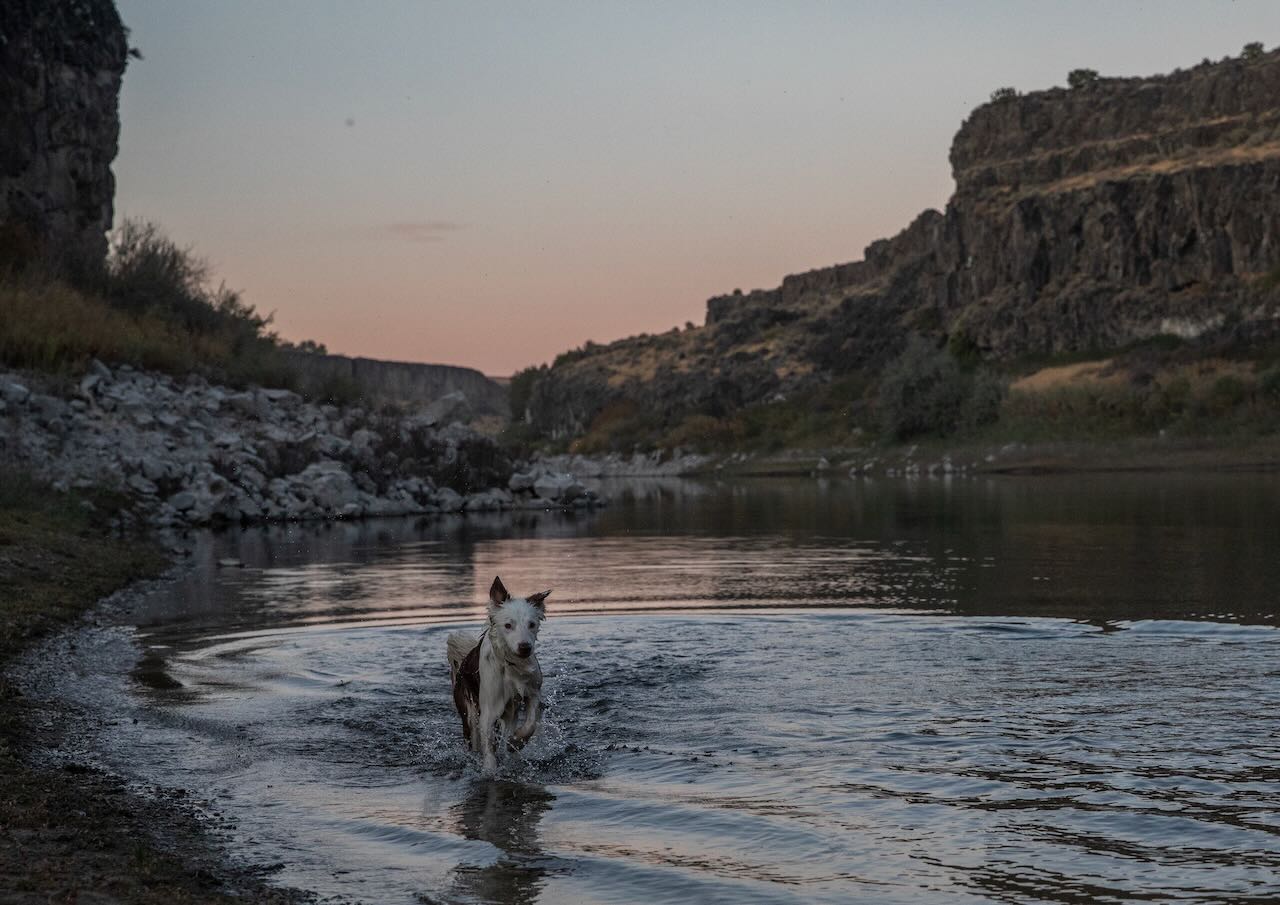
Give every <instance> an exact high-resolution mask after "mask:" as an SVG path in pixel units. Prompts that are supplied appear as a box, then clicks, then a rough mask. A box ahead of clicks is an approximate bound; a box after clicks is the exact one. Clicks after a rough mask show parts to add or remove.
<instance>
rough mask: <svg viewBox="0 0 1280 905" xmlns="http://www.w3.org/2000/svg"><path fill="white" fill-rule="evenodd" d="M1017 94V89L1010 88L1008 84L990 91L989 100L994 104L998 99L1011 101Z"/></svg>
mask: <svg viewBox="0 0 1280 905" xmlns="http://www.w3.org/2000/svg"><path fill="white" fill-rule="evenodd" d="M1017 96H1018V90H1017V89H1016V88H1010V87H1008V86H1006V87H1004V88H997V89H996V90H995V91H992V92H991V102H992V103H993V104H995V103H999V102H1000V101H1011V100H1013V99H1014V98H1015V97H1017Z"/></svg>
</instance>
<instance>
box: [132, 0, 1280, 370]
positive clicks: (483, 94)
mask: <svg viewBox="0 0 1280 905" xmlns="http://www.w3.org/2000/svg"><path fill="white" fill-rule="evenodd" d="M118 5H119V8H120V12H121V15H122V16H123V18H124V20H125V24H126V25H128V26H129V28H130V29H131V31H132V35H131V42H132V44H133V45H135V46H136V47H138V48H139V49H140V50H141V52H142V54H143V56H144V58H145V59H144V60H142V61H133V62H132V63H131V65H130V67H129V71H128V73H127V74H126V76H125V81H124V93H123V97H122V100H121V117H122V135H121V146H120V156H119V157H118V159H117V161H116V165H115V172H116V176H117V180H118V190H117V197H116V216H117V219H119V218H120V217H138V218H142V219H147V220H153V221H156V222H157V223H159V224H161V225H162V226H163V227H164V229H165V230H166V231H167V232H168V233H169V234H170V235H171V236H172V237H173V238H175V239H177V240H178V241H179V242H181V243H183V244H190V245H194V246H195V247H196V248H197V250H198V251H199V252H200V253H202V254H203V255H204V256H205V257H207V258H208V259H209V260H210V262H211V263H212V264H213V266H214V268H215V270H216V272H217V273H218V275H219V276H220V277H221V278H223V279H225V280H226V281H227V283H228V284H229V285H231V286H232V287H234V288H237V289H240V290H243V292H244V294H245V297H246V299H247V300H248V301H250V302H251V303H253V304H255V305H257V306H258V308H259V309H262V310H265V311H275V312H276V324H277V327H278V329H279V330H280V332H281V333H282V335H284V336H285V337H286V338H288V339H294V340H298V339H306V338H310V339H315V340H317V341H320V342H323V343H325V344H326V345H327V346H328V347H329V349H330V351H333V352H341V353H345V354H350V355H368V356H372V357H378V358H389V359H397V360H404V361H432V362H444V363H451V364H462V365H469V366H472V367H476V368H480V369H481V370H483V371H485V372H486V373H489V374H494V375H507V374H510V373H512V372H513V371H515V370H518V369H519V368H521V367H524V366H526V365H529V364H533V363H537V362H542V361H548V360H550V359H551V358H552V357H554V356H555V354H556V353H558V352H561V351H564V350H566V349H568V348H571V347H573V346H577V345H580V344H581V343H582V342H584V341H585V340H587V339H593V340H596V341H598V342H603V341H608V340H611V339H616V338H618V337H621V336H626V335H629V334H632V333H638V332H658V331H662V330H665V329H667V328H669V327H672V326H675V325H677V324H683V323H684V322H685V321H688V320H692V321H694V322H696V323H701V322H702V319H703V307H704V303H705V301H706V299H707V297H709V296H711V295H716V294H719V293H723V292H728V291H731V290H733V289H734V288H735V287H741V288H742V289H750V288H755V287H768V286H775V285H777V283H778V282H779V281H780V280H781V278H782V277H783V275H785V274H787V273H794V272H797V271H801V270H806V269H809V268H812V267H820V266H825V265H828V264H833V263H837V262H840V261H849V260H854V259H857V258H860V257H861V256H862V249H863V247H864V246H865V245H866V244H867V243H868V242H870V241H872V240H873V239H876V238H879V237H882V236H886V235H890V234H892V233H894V232H897V231H898V230H899V229H901V228H902V227H904V226H905V225H906V224H907V223H908V222H909V221H910V220H911V219H912V218H913V217H914V216H915V215H916V214H917V213H919V212H920V211H921V210H923V209H924V208H926V207H941V206H942V205H943V204H944V203H945V202H946V199H947V196H948V195H949V194H950V192H951V187H952V182H951V177H950V172H949V167H948V163H947V152H948V149H949V147H950V142H951V137H952V135H954V133H955V131H956V129H957V128H958V127H959V125H960V123H961V121H962V120H963V119H964V117H965V115H966V114H967V112H968V111H969V110H970V109H971V108H972V107H974V106H976V105H977V104H979V103H982V102H983V101H985V100H986V99H987V96H988V95H989V93H990V92H991V90H992V89H993V88H996V87H999V86H1002V85H1012V86H1015V87H1017V88H1018V89H1019V90H1023V91H1027V90H1034V89H1039V88H1047V87H1050V86H1052V85H1055V84H1062V83H1063V82H1064V80H1065V76H1066V73H1067V71H1068V70H1070V69H1073V68H1076V67H1080V66H1088V67H1092V68H1094V69H1098V70H1099V71H1101V72H1102V73H1103V74H1104V75H1142V74H1150V73H1156V72H1166V71H1169V70H1171V69H1174V68H1177V67H1188V66H1191V65H1194V64H1196V63H1198V62H1199V61H1200V60H1201V59H1202V58H1203V57H1211V58H1213V59H1218V58H1220V57H1222V56H1224V55H1227V54H1236V53H1238V52H1239V51H1240V48H1241V46H1242V45H1243V44H1244V43H1245V42H1247V41H1255V40H1257V41H1262V42H1263V43H1265V44H1266V46H1267V47H1268V48H1271V47H1273V46H1274V45H1275V44H1276V43H1277V42H1280V3H1277V2H1275V0H1188V2H1172V0H1168V2H1117V0H1111V2H1105V3H1103V2H1071V3H1065V2H1063V3H1050V2H1028V0H1019V2H1015V0H1009V2H970V3H960V2H955V3H942V2H894V3H887V2H856V3H855V2H848V3H800V2H788V3H784V2H777V3H748V2H737V3H713V2H696V3H674V2H672V3H657V2H645V3H621V2H619V3H611V2H576V3H551V2H539V3H510V4H486V3H457V4H436V3H427V2H421V0H404V2H391V0H379V2H368V3H353V2H336V0H335V2H330V0H270V2H262V0H217V2H209V3H196V2H180V3H175V2H173V0H118Z"/></svg>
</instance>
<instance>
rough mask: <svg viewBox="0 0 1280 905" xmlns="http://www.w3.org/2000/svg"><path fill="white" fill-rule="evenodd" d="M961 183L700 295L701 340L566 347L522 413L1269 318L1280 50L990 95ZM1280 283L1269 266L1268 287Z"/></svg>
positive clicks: (561, 412) (675, 334)
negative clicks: (883, 224)
mask: <svg viewBox="0 0 1280 905" xmlns="http://www.w3.org/2000/svg"><path fill="white" fill-rule="evenodd" d="M951 164H952V170H953V175H954V178H955V183H956V188H955V193H954V194H953V196H952V198H951V199H950V201H949V202H948V204H947V206H946V208H945V210H944V211H941V212H939V211H934V210H930V211H925V212H924V213H922V214H921V215H920V216H919V217H917V218H916V220H915V221H914V222H913V223H912V224H911V225H910V226H908V227H907V228H906V229H904V230H903V231H902V232H900V233H899V234H898V235H896V236H894V237H892V238H889V239H884V240H880V241H877V242H874V243H872V244H871V245H870V246H868V247H867V249H866V250H865V252H864V255H863V258H862V259H861V260H859V261H855V262H852V263H847V264H840V265H837V266H834V267H828V268H823V269H820V270H814V271H810V272H808V273H802V274H798V275H793V276H788V277H786V278H785V279H784V280H783V281H782V283H781V285H780V286H778V287H777V288H774V289H769V290H757V291H754V292H750V293H746V294H741V293H735V294H733V295H728V296H721V297H717V298H713V299H711V300H710V301H709V302H708V303H707V317H706V323H705V325H704V326H702V327H697V328H694V329H692V330H684V331H671V332H669V333H666V334H662V335H660V336H653V337H633V338H630V339H626V340H621V341H619V342H616V343H613V344H610V345H607V346H593V347H590V348H588V349H585V350H578V351H575V352H572V353H567V354H566V355H563V356H561V357H560V359H558V360H557V363H556V364H555V365H554V366H553V367H552V368H551V369H550V371H549V372H548V373H547V374H546V375H545V376H543V377H542V379H540V380H539V381H538V383H537V384H536V386H535V387H534V388H533V391H532V393H531V396H530V402H529V406H528V410H527V412H526V413H524V414H525V415H526V417H527V419H528V420H529V421H530V422H531V423H532V425H533V426H534V427H535V428H536V429H537V430H539V431H540V432H541V433H543V434H544V435H547V436H551V437H566V436H574V435H577V434H580V433H582V432H583V431H585V430H587V429H588V428H589V427H590V426H591V425H592V424H593V423H596V422H597V420H598V419H600V418H601V417H606V418H607V417H610V416H611V413H617V412H625V411H626V410H628V409H629V408H639V409H644V410H647V411H651V412H652V411H658V412H661V413H662V414H663V419H664V420H665V421H666V423H675V422H676V421H677V420H679V418H680V417H681V416H682V415H684V414H688V413H700V414H707V415H711V416H715V417H719V416H722V415H723V414H724V413H726V412H729V411H733V410H735V409H737V408H740V407H743V406H748V405H751V404H753V403H757V402H761V401H764V400H768V399H774V398H779V397H788V396H792V397H793V396H795V395H796V394H797V393H803V392H805V391H806V390H807V389H810V388H812V387H814V386H817V385H824V384H830V383H831V381H833V380H834V379H837V378H839V377H841V375H848V374H862V375H866V376H867V378H868V379H871V380H874V377H875V373H876V369H878V368H879V367H880V366H882V365H883V364H885V362H886V361H888V360H889V359H890V358H891V357H893V356H894V355H896V354H897V353H898V352H899V351H900V350H901V348H902V347H903V344H904V343H905V341H906V339H907V337H908V336H909V335H910V334H912V333H916V334H922V335H924V336H926V337H928V338H930V339H932V340H934V341H935V342H937V343H938V344H942V343H943V342H950V343H951V347H952V348H959V349H963V350H965V351H966V353H967V354H972V355H976V356H981V357H982V358H984V359H987V360H989V361H993V362H1002V361H1005V362H1007V361H1010V360H1013V359H1017V358H1019V357H1022V356H1028V355H1044V354H1052V353H1062V352H1079V351H1086V350H1108V349H1116V348H1119V347H1123V346H1125V345H1127V344H1132V343H1135V342H1141V341H1143V340H1147V339H1150V338H1152V337H1155V336H1159V335H1168V334H1171V335H1174V336H1178V337H1182V338H1195V337H1203V336H1206V335H1210V334H1212V333H1214V331H1219V330H1225V329H1228V328H1230V329H1231V330H1233V331H1235V332H1236V333H1237V334H1238V333H1240V331H1241V329H1242V326H1241V325H1244V329H1245V330H1246V332H1247V330H1249V329H1256V330H1257V331H1261V332H1264V333H1265V332H1267V331H1271V330H1274V325H1275V324H1276V322H1277V311H1278V309H1277V299H1276V294H1275V291H1274V288H1273V287H1274V286H1275V284H1276V282H1277V280H1276V278H1275V275H1276V273H1280V271H1277V270H1276V268H1277V267H1278V266H1280V205H1277V204H1276V203H1275V198H1276V197H1278V196H1277V190H1280V53H1277V52H1272V53H1270V54H1264V55H1262V56H1261V57H1260V58H1257V59H1253V60H1244V59H1231V60H1225V61H1222V62H1220V63H1215V64H1208V63H1206V64H1202V65H1200V66H1197V67H1196V68H1194V69H1191V70H1187V71H1179V72H1176V73H1173V74H1171V75H1168V76H1162V77H1153V78H1146V79H1100V80H1097V81H1095V82H1093V83H1092V84H1089V85H1085V86H1083V87H1079V88H1073V89H1061V88H1055V89H1051V90H1048V91H1039V92H1034V93H1031V94H1027V95H1023V96H1013V97H1008V98H1004V99H1000V100H993V101H992V102H991V103H988V104H984V105H983V106H981V107H979V108H978V109H976V110H974V111H973V113H972V114H971V115H970V116H969V118H968V119H967V120H966V121H965V122H964V123H963V125H962V126H961V128H960V131H959V132H958V133H957V135H956V137H955V140H954V142H953V145H952V148H951ZM1269 275H1270V276H1269Z"/></svg>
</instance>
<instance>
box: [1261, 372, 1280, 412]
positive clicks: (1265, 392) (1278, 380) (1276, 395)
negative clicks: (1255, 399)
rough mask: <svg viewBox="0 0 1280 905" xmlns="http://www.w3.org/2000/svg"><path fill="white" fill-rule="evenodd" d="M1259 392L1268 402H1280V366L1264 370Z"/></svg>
mask: <svg viewBox="0 0 1280 905" xmlns="http://www.w3.org/2000/svg"><path fill="white" fill-rule="evenodd" d="M1258 392H1259V393H1261V394H1262V398H1263V399H1265V400H1266V401H1267V402H1271V403H1280V367H1275V368H1271V369H1270V370H1269V371H1265V372H1263V374H1262V376H1261V377H1260V378H1259V379H1258Z"/></svg>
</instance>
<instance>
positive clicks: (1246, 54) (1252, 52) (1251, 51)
mask: <svg viewBox="0 0 1280 905" xmlns="http://www.w3.org/2000/svg"><path fill="white" fill-rule="evenodd" d="M1263 53H1265V49H1264V48H1263V46H1262V42H1261V41H1250V42H1249V43H1248V44H1246V45H1244V48H1243V49H1242V50H1241V51H1240V57H1241V58H1242V59H1245V60H1248V61H1249V62H1253V61H1254V60H1260V59H1262V55H1263Z"/></svg>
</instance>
